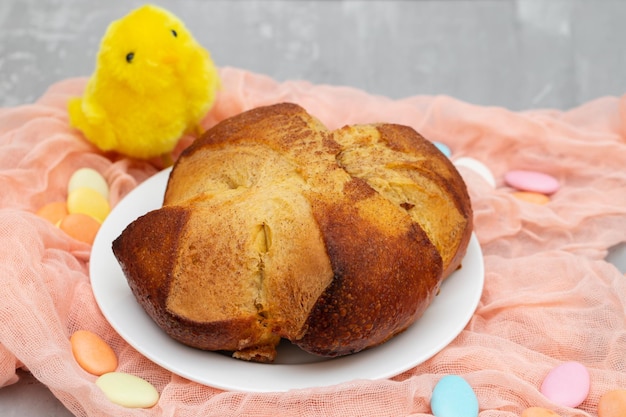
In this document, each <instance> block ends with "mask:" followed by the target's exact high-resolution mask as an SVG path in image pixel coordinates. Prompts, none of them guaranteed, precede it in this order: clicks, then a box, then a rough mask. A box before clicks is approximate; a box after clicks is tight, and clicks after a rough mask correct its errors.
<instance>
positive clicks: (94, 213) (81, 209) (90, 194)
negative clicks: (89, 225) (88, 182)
mask: <svg viewBox="0 0 626 417" xmlns="http://www.w3.org/2000/svg"><path fill="white" fill-rule="evenodd" d="M67 211H69V212H70V213H82V214H86V215H88V216H91V217H93V218H94V219H96V220H98V221H99V222H100V223H102V222H103V221H104V219H105V218H106V216H108V215H109V212H110V211H111V207H110V206H109V202H108V201H107V200H106V199H105V198H104V197H103V196H102V194H100V193H99V192H97V191H96V190H94V189H92V188H87V187H80V188H76V189H75V190H73V191H72V192H71V193H70V194H69V195H68V196H67Z"/></svg>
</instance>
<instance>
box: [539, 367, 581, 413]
mask: <svg viewBox="0 0 626 417" xmlns="http://www.w3.org/2000/svg"><path fill="white" fill-rule="evenodd" d="M589 387H590V377H589V371H587V368H585V367H584V366H583V365H582V364H580V363H578V362H574V361H572V362H565V363H562V364H561V365H559V366H557V367H556V368H554V369H552V370H551V371H550V372H548V374H547V375H546V377H545V379H544V380H543V383H542V384H541V388H540V391H541V393H542V394H543V395H545V396H546V398H548V399H549V400H550V401H552V402H553V403H555V404H558V405H562V406H564V407H578V406H579V405H580V404H581V403H582V402H583V401H585V399H586V398H587V395H589Z"/></svg>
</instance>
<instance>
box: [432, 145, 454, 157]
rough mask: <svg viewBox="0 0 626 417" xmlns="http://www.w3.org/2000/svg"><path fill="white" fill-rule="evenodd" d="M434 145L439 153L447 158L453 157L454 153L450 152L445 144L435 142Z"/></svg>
mask: <svg viewBox="0 0 626 417" xmlns="http://www.w3.org/2000/svg"><path fill="white" fill-rule="evenodd" d="M433 145H435V146H436V147H437V149H439V151H440V152H441V153H442V154H444V155H445V156H447V157H448V158H450V155H452V151H451V150H450V147H449V146H448V145H446V144H445V143H441V142H433Z"/></svg>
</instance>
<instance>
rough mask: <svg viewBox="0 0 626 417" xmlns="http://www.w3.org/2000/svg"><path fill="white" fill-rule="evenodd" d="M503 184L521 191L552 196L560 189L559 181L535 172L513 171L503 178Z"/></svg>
mask: <svg viewBox="0 0 626 417" xmlns="http://www.w3.org/2000/svg"><path fill="white" fill-rule="evenodd" d="M504 182H506V183H507V184H508V185H509V186H511V187H513V188H517V189H518V190H522V191H533V192H536V193H541V194H553V193H555V192H557V191H558V189H559V188H560V184H559V181H558V180H557V179H556V178H554V177H553V176H551V175H548V174H544V173H541V172H536V171H524V170H514V171H509V172H507V173H506V174H505V176H504Z"/></svg>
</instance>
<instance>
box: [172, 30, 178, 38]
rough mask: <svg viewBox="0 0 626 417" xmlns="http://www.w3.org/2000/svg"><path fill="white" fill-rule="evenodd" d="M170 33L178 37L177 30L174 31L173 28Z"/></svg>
mask: <svg viewBox="0 0 626 417" xmlns="http://www.w3.org/2000/svg"><path fill="white" fill-rule="evenodd" d="M172 35H174V37H175V38H177V37H178V32H176V31H175V30H174V29H172Z"/></svg>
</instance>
